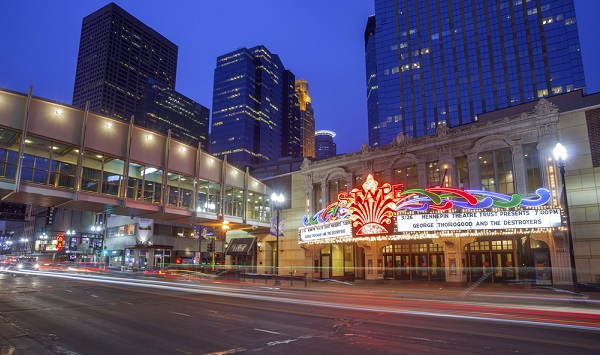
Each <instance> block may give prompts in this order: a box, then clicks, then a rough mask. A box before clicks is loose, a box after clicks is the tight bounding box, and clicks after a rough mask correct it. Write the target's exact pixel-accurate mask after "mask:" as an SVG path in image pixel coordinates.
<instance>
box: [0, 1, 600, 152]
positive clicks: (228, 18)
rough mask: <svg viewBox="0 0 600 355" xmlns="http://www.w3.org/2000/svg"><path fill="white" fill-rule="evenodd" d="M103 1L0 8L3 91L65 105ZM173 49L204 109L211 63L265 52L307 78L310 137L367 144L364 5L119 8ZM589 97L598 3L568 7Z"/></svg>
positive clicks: (367, 7) (180, 79) (189, 92)
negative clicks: (314, 133) (84, 29)
mask: <svg viewBox="0 0 600 355" xmlns="http://www.w3.org/2000/svg"><path fill="white" fill-rule="evenodd" d="M108 2H109V1H98V0H85V1H83V0H53V1H46V0H29V1H27V0H24V1H10V0H4V1H0V31H1V32H0V33H2V34H3V36H2V37H3V38H2V42H1V45H2V51H1V53H2V54H1V55H0V88H3V89H9V90H13V91H18V92H27V90H28V87H29V85H33V87H34V90H33V92H34V95H36V96H39V97H43V98H45V99H49V100H53V101H58V102H63V103H67V104H70V103H71V100H72V95H73V83H74V81H75V67H76V65H77V51H78V48H79V35H80V32H81V20H82V19H83V17H85V16H86V15H88V14H90V13H92V12H94V11H95V10H97V9H99V8H101V7H103V6H104V5H106V4H107V3H108ZM115 3H117V4H118V5H119V6H121V7H122V8H123V9H125V10H126V11H128V12H129V13H131V14H132V15H133V16H135V17H137V18H138V19H139V20H141V21H142V22H144V23H146V25H148V26H150V27H152V28H154V29H155V30H156V31H158V32H159V33H161V34H162V35H164V36H165V37H167V38H168V39H169V40H171V41H172V42H174V43H175V44H176V45H178V46H179V60H178V69H177V84H176V90H177V91H179V92H180V93H182V94H184V95H186V96H188V97H190V98H191V99H193V100H195V101H197V102H198V103H200V104H202V105H204V106H207V107H209V108H211V106H212V89H213V73H214V68H215V65H216V58H217V56H219V55H222V54H225V53H228V52H231V51H233V50H235V49H237V48H239V47H247V48H249V47H253V46H255V45H259V44H262V45H264V46H266V47H267V48H268V49H269V50H270V51H271V52H273V53H276V54H278V55H279V57H280V58H281V60H282V62H283V64H284V66H285V67H286V68H287V69H290V70H291V71H292V72H293V73H294V74H295V75H296V77H297V78H304V79H307V80H308V83H309V88H310V94H311V97H312V102H313V107H314V109H315V119H316V128H317V129H329V130H332V131H335V132H336V133H337V136H336V138H335V142H336V143H337V146H338V153H350V152H354V151H357V150H359V149H360V146H361V144H362V143H364V142H367V141H368V138H367V107H366V106H367V104H366V90H365V64H364V61H365V60H364V29H365V25H366V22H367V17H368V16H369V15H370V14H373V13H374V5H373V1H371V0H304V1H291V0H289V1H288V0H255V1H243V0H218V1H199V0H177V1H159V0H144V1H142V0H117V1H115ZM575 7H576V12H577V21H578V28H579V34H580V38H581V48H582V54H583V64H584V70H585V74H586V85H587V92H588V93H595V92H599V91H600V68H599V67H598V65H597V63H600V45H598V40H597V39H596V37H595V36H596V33H595V32H596V31H597V23H595V21H596V18H597V16H598V14H600V1H597V0H575Z"/></svg>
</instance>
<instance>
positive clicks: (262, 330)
mask: <svg viewBox="0 0 600 355" xmlns="http://www.w3.org/2000/svg"><path fill="white" fill-rule="evenodd" d="M254 330H256V331H259V332H265V333H271V334H279V335H285V334H283V333H278V332H273V331H270V330H264V329H258V328H254Z"/></svg>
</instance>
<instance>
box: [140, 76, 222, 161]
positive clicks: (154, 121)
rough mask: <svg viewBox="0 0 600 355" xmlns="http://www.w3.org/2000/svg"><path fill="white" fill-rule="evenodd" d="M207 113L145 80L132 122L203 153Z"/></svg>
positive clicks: (159, 85)
mask: <svg viewBox="0 0 600 355" xmlns="http://www.w3.org/2000/svg"><path fill="white" fill-rule="evenodd" d="M209 116H210V110H209V109H208V108H207V107H204V106H202V105H200V104H199V103H197V102H196V101H194V100H192V99H190V98H188V97H187V96H184V95H182V94H180V93H178V92H177V91H175V90H173V89H170V88H168V87H166V86H165V85H162V84H160V83H159V82H158V81H157V80H155V79H152V78H151V79H149V80H148V85H147V86H146V90H145V92H144V95H143V97H142V98H141V100H140V101H139V103H138V105H137V109H136V114H135V120H134V123H135V124H136V125H139V126H142V127H145V128H148V129H150V130H152V131H154V132H159V133H162V134H164V135H167V134H168V130H169V129H170V130H171V137H172V138H173V139H176V140H178V141H180V142H183V143H186V144H189V145H192V146H194V147H195V146H197V145H198V144H200V145H201V149H204V150H206V149H207V147H208V120H209Z"/></svg>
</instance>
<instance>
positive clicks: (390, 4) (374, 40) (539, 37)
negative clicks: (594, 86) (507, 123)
mask: <svg viewBox="0 0 600 355" xmlns="http://www.w3.org/2000/svg"><path fill="white" fill-rule="evenodd" d="M576 23H577V21H576V18H575V8H574V4H573V0H537V1H522V0H517V1H493V0H471V1H463V0H443V1H442V0H439V1H436V0H427V1H411V0H375V17H374V18H372V17H370V18H369V20H368V21H367V26H366V29H365V54H366V64H367V95H368V99H367V101H368V104H367V106H368V114H369V123H368V124H369V131H370V133H369V144H370V145H371V146H378V145H384V144H388V143H390V142H392V141H393V139H394V138H395V137H397V136H398V134H400V133H403V134H404V135H406V136H409V137H419V136H424V135H430V134H433V133H434V132H435V130H436V128H437V126H438V125H440V124H445V125H446V126H449V127H453V126H458V125H461V124H465V123H469V122H473V121H476V120H477V115H478V114H481V113H484V112H490V111H494V110H497V109H501V108H505V107H509V106H514V105H518V104H521V103H524V102H530V101H534V100H537V99H539V98H542V97H546V96H551V95H555V94H560V93H564V92H569V91H573V90H575V89H584V90H585V80H584V75H583V63H582V59H581V52H580V48H579V35H578V31H577V25H576ZM373 75H374V76H373Z"/></svg>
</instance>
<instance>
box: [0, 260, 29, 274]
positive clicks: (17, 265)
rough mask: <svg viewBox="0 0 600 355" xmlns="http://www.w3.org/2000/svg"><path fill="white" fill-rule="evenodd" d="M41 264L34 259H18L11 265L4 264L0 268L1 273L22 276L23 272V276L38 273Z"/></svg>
mask: <svg viewBox="0 0 600 355" xmlns="http://www.w3.org/2000/svg"><path fill="white" fill-rule="evenodd" d="M38 268H39V264H38V263H37V260H36V259H34V258H18V259H15V260H13V261H12V262H11V263H9V264H3V265H2V267H1V268H0V271H1V272H4V273H12V274H13V275H17V274H20V273H18V272H19V271H23V274H27V271H37V270H38Z"/></svg>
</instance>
